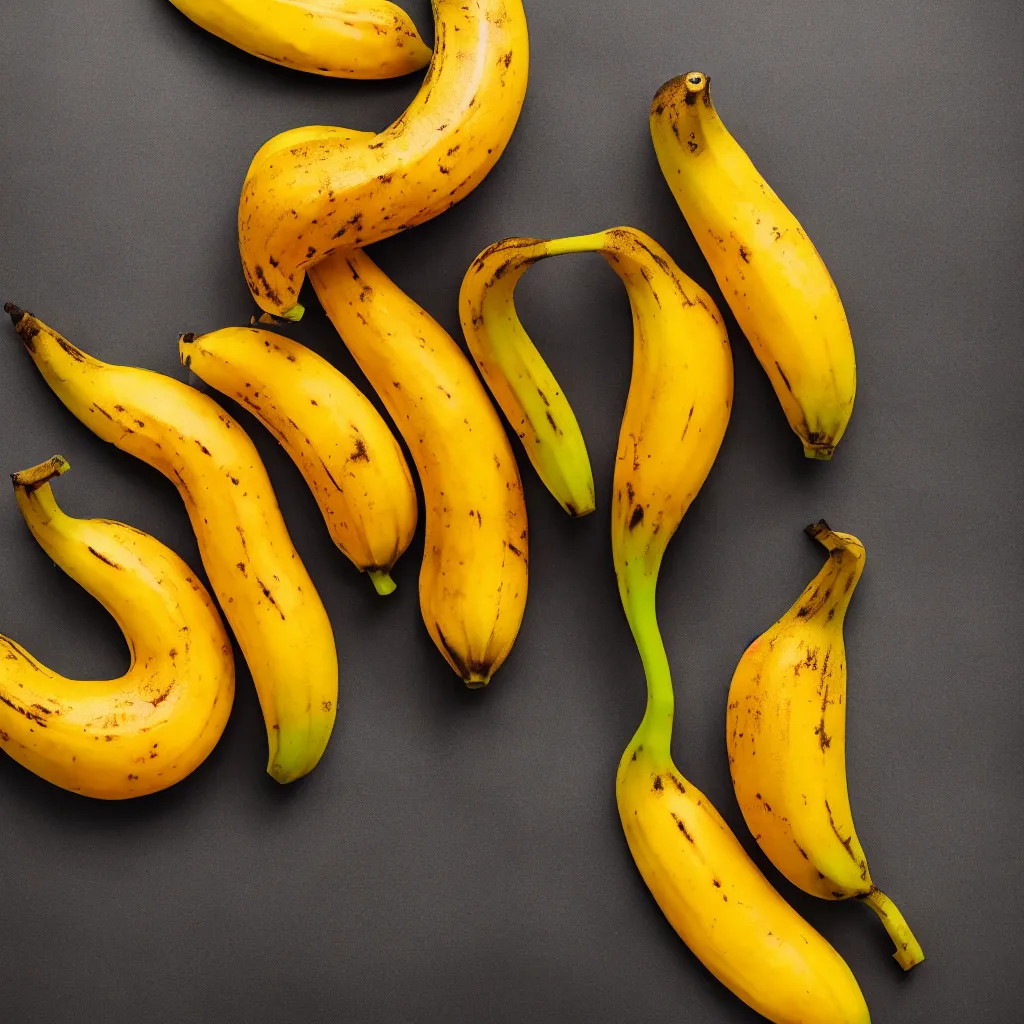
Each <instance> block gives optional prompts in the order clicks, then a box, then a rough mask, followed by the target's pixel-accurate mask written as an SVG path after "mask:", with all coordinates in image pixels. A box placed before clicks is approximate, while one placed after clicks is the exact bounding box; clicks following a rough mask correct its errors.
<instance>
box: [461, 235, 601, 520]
mask: <svg viewBox="0 0 1024 1024" xmlns="http://www.w3.org/2000/svg"><path fill="white" fill-rule="evenodd" d="M579 241H580V240H579V239H573V238H570V239H554V240H550V241H541V240H539V239H535V238H515V239H506V240H505V241H503V242H495V244H494V245H492V246H490V248H488V249H485V250H484V251H483V252H482V253H481V254H480V255H479V256H478V257H477V258H476V259H475V260H474V261H473V263H472V265H471V266H470V268H469V270H468V271H466V276H465V277H464V278H463V281H462V289H461V291H460V294H459V314H460V317H461V320H462V331H463V334H465V336H466V342H467V343H468V345H469V350H470V352H471V353H472V354H473V358H474V359H475V360H476V365H477V367H478V368H479V370H480V373H481V374H482V376H483V378H484V380H485V381H486V382H487V386H488V387H489V388H490V389H491V393H492V394H493V395H494V398H495V400H496V401H497V403H498V405H499V406H500V407H501V409H502V410H504V412H505V415H506V416H507V417H508V420H509V423H511V425H512V428H513V429H514V430H515V431H516V433H517V434H518V435H519V439H520V440H521V441H522V442H523V447H525V448H526V454H527V455H528V456H529V457H530V461H531V462H532V463H533V468H534V469H535V470H536V471H537V475H538V476H539V477H540V478H541V480H542V481H543V483H544V486H545V487H547V489H548V490H549V491H550V492H551V493H552V494H553V495H554V497H555V499H556V500H557V501H558V503H559V504H560V505H561V506H562V508H564V509H565V511H566V512H568V513H569V515H571V516H584V515H587V514H589V513H590V512H593V511H594V508H595V497H594V473H593V470H592V469H591V468H590V456H589V455H587V446H586V443H585V442H584V440H583V433H582V432H581V430H580V427H579V423H577V421H576V414H575V413H574V412H573V411H572V406H570V405H569V400H568V399H567V398H566V396H565V395H564V394H563V393H562V390H561V388H560V387H559V386H558V382H557V381H556V380H555V378H554V375H553V374H552V372H551V370H550V369H549V368H548V365H547V363H545V362H544V358H543V356H541V354H540V352H538V351H537V348H536V346H535V345H534V344H533V342H531V341H530V339H529V337H528V336H527V334H526V331H525V330H524V329H523V325H522V323H521V322H520V320H519V316H518V314H517V313H516V307H515V290H516V285H517V284H518V283H519V280H520V278H521V277H522V276H523V274H525V273H526V271H527V270H529V269H530V267H532V266H533V265H534V263H536V262H537V261H538V260H542V259H545V258H546V257H548V256H555V255H558V254H559V253H562V252H577V251H580V250H579V249H578V248H577V246H578V244H579Z"/></svg>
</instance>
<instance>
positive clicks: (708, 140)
mask: <svg viewBox="0 0 1024 1024" xmlns="http://www.w3.org/2000/svg"><path fill="white" fill-rule="evenodd" d="M651 136H652V138H653V140H654V148H655V151H656V152H657V154H658V162H659V163H660V164H661V170H662V173H663V174H664V176H665V180H666V181H667V182H668V184H669V187H670V188H671V189H672V194H673V195H674V196H675V198H676V202H677V203H678V204H679V208H680V209H681V210H682V211H683V216H684V217H685V218H686V221H687V223H688V224H689V225H690V230H691V231H692V232H693V234H694V237H695V238H696V239H697V243H698V244H699V245H700V247H701V251H702V252H703V253H704V256H705V258H706V259H707V261H708V263H709V264H710V265H711V269H712V271H713V272H714V275H715V279H716V280H717V282H718V286H719V288H721V289H722V295H723V296H724V297H725V301H726V302H728V303H729V306H730V308H731V309H732V311H733V314H734V315H735V317H736V320H737V322H738V323H739V325H740V327H741V329H742V330H743V333H744V334H745V335H746V336H747V339H748V340H749V341H750V344H751V345H752V346H753V348H754V352H755V354H756V355H757V358H758V359H759V360H760V363H761V365H762V366H763V367H764V369H765V372H766V373H767V374H768V377H769V378H770V380H771V382H772V386H773V387H774V388H775V393H776V394H777V395H778V397H779V401H780V402H781V403H782V408H783V410H784V411H785V413H786V418H787V419H788V420H789V425H790V426H791V427H792V429H793V431H794V432H795V433H796V435H797V436H798V437H799V438H800V440H801V441H802V442H803V446H804V454H805V455H806V456H807V457H808V458H812V459H830V458H831V457H832V453H833V451H834V450H835V447H836V445H837V444H838V443H839V439H840V438H841V437H842V436H843V432H844V431H845V430H846V426H847V424H848V423H849V421H850V414H851V413H852V411H853V400H854V395H855V393H856V390H857V368H856V359H855V357H854V351H853V339H852V338H851V337H850V325H849V324H848V323H847V320H846V313H845V312H844V310H843V304H842V302H841V301H840V299H839V292H838V291H836V286H835V284H833V282H832V278H831V277H830V276H829V272H828V270H827V268H826V267H825V264H824V263H823V262H822V259H821V257H820V256H819V255H818V252H817V250H816V249H815V248H814V245H813V244H812V242H811V240H810V239H809V238H808V237H807V234H806V233H805V232H804V230H803V228H802V227H801V226H800V224H799V223H798V221H797V219H796V218H795V217H794V216H793V214H792V213H790V212H789V210H788V209H787V208H786V206H785V205H784V204H783V202H782V200H780V199H779V197H778V196H777V195H776V194H775V193H774V192H773V191H772V189H771V188H770V187H769V185H768V184H767V183H766V182H765V181H764V179H763V178H762V177H761V175H760V174H758V172H757V168H756V167H754V165H753V164H752V163H751V162H750V158H749V157H748V156H747V154H746V153H744V152H743V150H742V149H741V148H740V146H739V144H738V143H737V142H736V140H735V139H734V138H733V137H732V136H731V135H730V134H729V132H728V131H727V130H726V128H725V126H724V125H723V124H722V122H721V120H720V119H719V117H718V114H717V112H716V111H715V108H714V106H713V104H712V102H711V81H710V79H709V78H708V76H707V75H705V74H702V73H701V72H691V73H690V74H688V75H680V76H679V77H678V78H673V79H672V80H671V81H670V82H667V83H666V84H665V85H663V86H662V87H661V89H659V90H658V94H657V95H656V96H655V97H654V102H653V103H652V104H651Z"/></svg>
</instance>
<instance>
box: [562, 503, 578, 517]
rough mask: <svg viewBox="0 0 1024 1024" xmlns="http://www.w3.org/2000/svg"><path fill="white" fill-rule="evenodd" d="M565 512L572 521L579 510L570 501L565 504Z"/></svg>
mask: <svg viewBox="0 0 1024 1024" xmlns="http://www.w3.org/2000/svg"><path fill="white" fill-rule="evenodd" d="M565 511H566V512H568V513H569V515H570V516H571V517H572V518H573V519H575V518H576V517H577V516H578V515H579V514H580V510H579V509H578V508H577V507H576V506H575V505H574V504H573V503H572V502H571V501H567V502H566V503H565Z"/></svg>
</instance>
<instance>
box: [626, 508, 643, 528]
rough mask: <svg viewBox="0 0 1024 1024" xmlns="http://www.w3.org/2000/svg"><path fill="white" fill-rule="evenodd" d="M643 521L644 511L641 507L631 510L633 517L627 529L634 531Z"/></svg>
mask: <svg viewBox="0 0 1024 1024" xmlns="http://www.w3.org/2000/svg"><path fill="white" fill-rule="evenodd" d="M643 521H644V510H643V506H642V505H637V507H636V508H635V509H633V515H632V517H631V518H630V520H629V528H630V529H631V530H635V529H636V528H637V527H638V526H639V525H640V524H641V523H642V522H643Z"/></svg>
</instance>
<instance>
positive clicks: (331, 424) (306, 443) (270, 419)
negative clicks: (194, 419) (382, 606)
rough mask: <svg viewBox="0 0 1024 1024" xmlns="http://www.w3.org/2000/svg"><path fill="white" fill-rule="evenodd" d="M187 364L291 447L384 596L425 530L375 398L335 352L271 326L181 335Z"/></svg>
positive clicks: (342, 540)
mask: <svg viewBox="0 0 1024 1024" xmlns="http://www.w3.org/2000/svg"><path fill="white" fill-rule="evenodd" d="M178 351H179V355H180V357H181V361H182V364H183V365H184V366H186V367H188V368H189V369H191V370H192V371H193V372H195V373H197V374H198V375H199V376H200V377H201V378H202V379H203V380H204V381H206V383H207V384H209V385H211V386H212V387H215V388H216V389H217V390H218V391H220V392H221V393H223V394H225V395H227V396H228V397H229V398H233V399H234V400H235V401H236V402H239V403H241V404H242V405H243V406H245V408H246V409H248V410H249V411H250V412H251V413H252V414H253V415H254V416H255V417H256V418H257V419H258V420H259V421H260V422H261V423H262V424H263V425H264V426H265V427H266V428H267V429H268V430H269V431H270V432H271V433H272V434H273V435H274V436H275V437H276V438H277V439H278V440H279V441H280V442H281V444H282V445H283V446H284V448H285V450H286V451H287V452H288V454H289V455H290V456H291V458H292V461H293V462H294V463H295V465H296V466H298V467H299V470H300V471H301V472H302V475H303V477H304V478H305V480H306V483H307V484H309V487H310V490H311V491H312V492H313V495H314V496H315V498H316V501H317V504H318V505H319V506H320V511H321V512H322V513H323V517H324V522H325V523H326V524H327V529H328V530H329V531H330V534H331V537H332V539H333V540H334V543H335V544H336V545H337V546H338V548H339V549H340V550H341V552H342V553H343V554H344V555H345V556H346V557H347V558H349V559H350V560H351V561H352V563H353V564H354V565H355V566H356V568H357V569H359V570H360V571H361V572H365V573H368V574H369V576H370V579H371V581H372V582H373V585H374V587H376V589H377V592H378V593H380V594H390V593H392V592H393V591H394V589H395V584H394V582H393V581H392V579H391V576H390V572H391V568H392V566H393V565H394V564H395V562H396V561H398V558H399V556H400V555H401V554H402V552H404V551H405V549H406V548H407V547H408V546H409V544H410V542H411V541H412V537H413V533H414V532H415V530H416V489H415V487H414V486H413V482H412V474H411V473H410V472H409V466H408V464H407V463H406V461H405V456H404V455H403V454H402V449H401V447H400V446H399V444H398V441H397V440H395V436H394V434H392V433H391V430H390V428H389V427H388V425H387V424H386V423H385V422H384V419H383V417H382V416H381V415H380V413H379V412H377V410H376V409H375V408H374V407H373V405H371V404H370V402H369V400H368V399H367V398H366V396H365V395H364V394H363V393H362V392H361V391H360V390H359V389H358V388H357V387H356V386H355V385H354V384H353V383H352V382H351V381H350V380H349V379H348V378H347V377H346V376H345V375H344V374H342V373H341V372H340V371H338V370H336V369H335V368H334V367H333V366H331V364H330V363H329V362H327V360H326V359H321V358H320V356H318V355H317V354H316V353H315V352H312V351H310V349H308V348H306V347H305V346H304V345H300V344H299V343H298V342H297V341H292V340H291V339H290V338H285V337H282V336H281V335H279V334H272V333H271V332H270V331H264V330H259V329H255V328H251V327H228V328H225V329H224V330H220V331H214V332H213V333H211V334H204V335H202V336H201V337H196V336H195V335H194V334H183V335H182V336H181V338H180V339H179V342H178Z"/></svg>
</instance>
